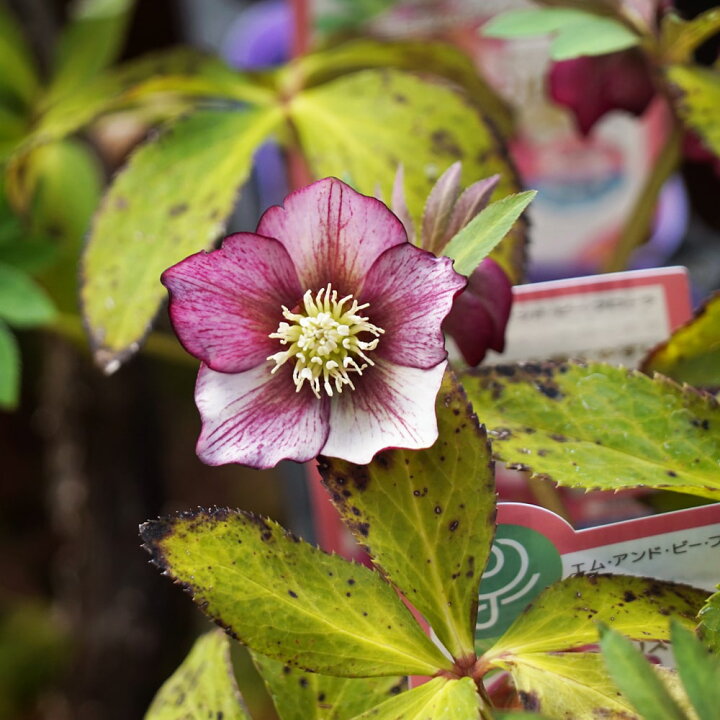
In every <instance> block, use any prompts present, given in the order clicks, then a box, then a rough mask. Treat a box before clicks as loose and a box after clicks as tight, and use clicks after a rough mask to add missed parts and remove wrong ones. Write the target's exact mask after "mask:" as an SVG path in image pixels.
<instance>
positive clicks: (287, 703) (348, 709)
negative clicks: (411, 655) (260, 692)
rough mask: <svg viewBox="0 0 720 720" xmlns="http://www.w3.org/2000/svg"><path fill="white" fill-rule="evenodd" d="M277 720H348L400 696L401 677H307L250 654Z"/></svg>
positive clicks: (277, 662) (297, 670)
mask: <svg viewBox="0 0 720 720" xmlns="http://www.w3.org/2000/svg"><path fill="white" fill-rule="evenodd" d="M253 660H254V662H255V666H256V667H257V669H258V671H259V673H260V675H262V678H263V680H264V681H265V684H266V685H267V688H268V691H269V692H270V696H271V697H272V699H273V702H274V703H275V709H276V710H277V713H278V715H279V716H280V720H350V718H353V717H355V715H359V714H360V713H362V712H365V710H369V709H370V708H373V707H375V706H376V705H379V704H380V703H381V702H384V701H385V700H387V699H388V698H390V697H394V696H395V695H397V694H398V693H400V692H401V691H402V689H403V687H404V685H405V680H404V678H401V677H379V678H341V677H332V676H330V675H319V674H318V673H309V672H305V671H304V670H300V669H298V668H293V667H290V666H289V665H285V664H284V663H281V662H279V661H278V660H273V659H271V658H269V657H266V656H264V655H258V654H257V653H253Z"/></svg>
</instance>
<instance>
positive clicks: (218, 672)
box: [145, 630, 252, 720]
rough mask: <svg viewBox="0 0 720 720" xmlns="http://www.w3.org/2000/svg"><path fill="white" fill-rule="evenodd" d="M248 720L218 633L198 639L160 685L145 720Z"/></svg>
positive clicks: (227, 647)
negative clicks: (176, 667)
mask: <svg viewBox="0 0 720 720" xmlns="http://www.w3.org/2000/svg"><path fill="white" fill-rule="evenodd" d="M209 717H218V718H225V719H226V720H252V719H251V717H250V715H249V713H248V712H247V710H246V709H245V706H244V704H243V701H242V697H241V696H240V691H239V690H238V687H237V684H236V683H235V675H234V673H233V669H232V663H231V661H230V645H229V641H228V638H227V636H226V635H225V634H224V633H223V632H222V631H220V630H214V631H213V632H209V633H206V634H205V635H202V636H200V637H199V638H198V639H197V640H196V642H195V644H194V645H193V647H192V649H191V651H190V653H189V654H188V656H187V657H186V658H185V660H184V661H183V662H182V664H181V665H180V666H179V667H178V669H177V670H176V671H175V672H174V673H173V674H172V675H171V676H170V677H169V678H168V679H167V680H166V681H165V683H163V685H162V687H161V688H160V690H158V692H157V694H156V695H155V698H154V699H153V702H152V704H151V705H150V708H149V709H148V711H147V713H146V715H145V720H206V718H209Z"/></svg>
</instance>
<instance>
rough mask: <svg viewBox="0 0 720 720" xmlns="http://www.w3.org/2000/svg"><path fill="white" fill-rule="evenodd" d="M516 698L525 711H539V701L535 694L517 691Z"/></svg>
mask: <svg viewBox="0 0 720 720" xmlns="http://www.w3.org/2000/svg"><path fill="white" fill-rule="evenodd" d="M518 696H519V697H520V702H521V703H522V706H523V707H524V708H525V710H533V711H536V710H540V700H539V699H538V696H537V693H534V692H525V691H524V690H519V691H518Z"/></svg>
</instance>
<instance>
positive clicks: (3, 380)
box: [0, 321, 20, 410]
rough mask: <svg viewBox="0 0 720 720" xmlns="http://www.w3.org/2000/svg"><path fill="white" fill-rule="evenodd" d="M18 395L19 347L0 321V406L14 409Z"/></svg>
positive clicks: (5, 408)
mask: <svg viewBox="0 0 720 720" xmlns="http://www.w3.org/2000/svg"><path fill="white" fill-rule="evenodd" d="M19 396H20V349H19V348H18V345H17V340H16V339H15V336H14V335H13V334H12V332H11V331H10V329H9V328H8V327H7V325H5V323H3V322H1V321H0V408H1V409H4V410H14V409H15V408H16V407H17V404H18V399H19Z"/></svg>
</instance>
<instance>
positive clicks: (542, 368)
mask: <svg viewBox="0 0 720 720" xmlns="http://www.w3.org/2000/svg"><path fill="white" fill-rule="evenodd" d="M462 381H463V385H464V386H465V390H466V392H467V394H468V397H469V398H470V400H471V402H472V404H473V406H474V407H475V410H476V412H477V413H478V416H479V418H480V420H481V421H482V422H484V423H485V424H486V425H487V426H488V429H489V430H490V435H491V437H492V439H493V452H494V453H495V456H496V458H497V459H500V460H503V461H505V462H507V463H510V465H511V466H512V467H515V468H518V469H524V470H530V471H531V472H532V474H533V476H534V477H542V478H545V479H548V480H552V481H553V482H556V483H558V484H559V485H565V486H568V487H581V488H585V489H586V490H590V489H609V490H619V489H622V488H634V487H639V486H643V485H644V486H647V487H651V488H662V489H665V490H674V491H676V492H685V493H689V494H691V495H699V496H700V497H707V498H711V499H716V500H717V499H720V474H719V473H718V470H719V469H720V410H718V404H717V401H715V400H714V398H712V397H711V396H710V395H706V394H703V393H698V392H697V391H696V390H694V389H692V388H681V387H678V386H677V385H676V384H675V383H673V382H672V381H671V380H668V379H667V378H664V377H662V376H657V377H656V378H655V379H654V380H651V379H650V378H648V377H647V376H645V375H642V374H640V373H638V372H636V371H628V370H625V369H623V368H618V367H612V366H610V365H603V364H601V363H589V364H587V365H583V364H554V363H542V364H538V363H526V364H521V365H510V366H498V367H492V368H490V367H486V368H478V369H476V370H473V371H469V372H468V373H466V374H464V375H463V377H462Z"/></svg>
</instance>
